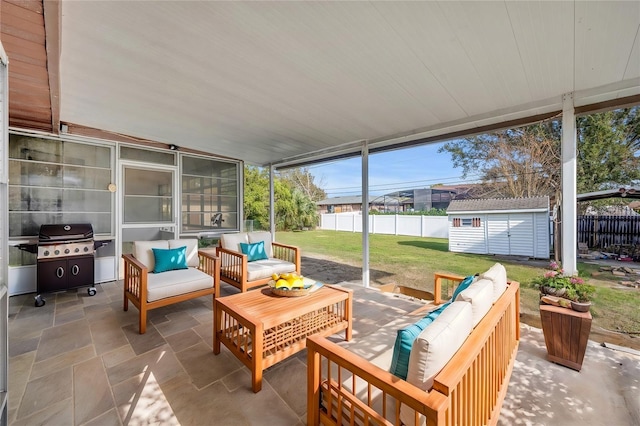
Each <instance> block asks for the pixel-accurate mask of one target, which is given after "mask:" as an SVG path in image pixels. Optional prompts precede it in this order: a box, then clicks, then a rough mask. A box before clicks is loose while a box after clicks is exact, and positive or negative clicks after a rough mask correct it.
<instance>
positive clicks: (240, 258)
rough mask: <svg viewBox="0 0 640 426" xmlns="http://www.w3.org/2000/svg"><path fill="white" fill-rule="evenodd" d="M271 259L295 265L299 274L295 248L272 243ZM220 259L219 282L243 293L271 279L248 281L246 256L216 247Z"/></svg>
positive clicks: (297, 253) (298, 253) (297, 255)
mask: <svg viewBox="0 0 640 426" xmlns="http://www.w3.org/2000/svg"><path fill="white" fill-rule="evenodd" d="M271 247H272V250H273V257H272V259H280V260H284V261H287V262H290V263H293V264H294V265H296V273H298V274H300V271H301V269H300V249H299V248H298V247H296V246H291V245H287V244H282V243H277V242H275V241H274V242H272V243H271ZM217 249H218V257H219V258H220V281H222V282H225V283H227V284H231V285H232V286H234V287H236V288H238V289H240V291H242V292H243V293H244V292H245V291H247V290H249V289H251V288H254V287H259V286H262V285H265V284H267V283H268V282H269V281H270V280H271V277H267V278H263V279H259V280H254V281H249V280H248V275H249V274H248V271H247V255H246V254H242V253H238V252H236V251H233V250H229V249H226V248H223V247H218V248H217Z"/></svg>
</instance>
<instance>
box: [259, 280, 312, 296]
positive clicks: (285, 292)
mask: <svg viewBox="0 0 640 426" xmlns="http://www.w3.org/2000/svg"><path fill="white" fill-rule="evenodd" d="M314 284H315V283H311V284H308V283H307V282H306V281H305V285H304V288H292V289H288V288H276V282H275V281H274V280H271V281H269V289H270V290H271V293H273V294H275V295H276V296H282V297H300V296H306V295H307V294H309V293H311V290H312V289H313V286H314Z"/></svg>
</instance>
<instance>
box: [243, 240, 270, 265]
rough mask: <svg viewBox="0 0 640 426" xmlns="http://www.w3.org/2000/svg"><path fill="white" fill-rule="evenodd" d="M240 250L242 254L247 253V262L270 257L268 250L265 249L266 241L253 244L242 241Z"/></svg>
mask: <svg viewBox="0 0 640 426" xmlns="http://www.w3.org/2000/svg"><path fill="white" fill-rule="evenodd" d="M240 250H241V251H242V254H246V255H247V262H253V261H256V260H263V259H269V256H267V252H266V251H265V250H264V241H260V242H257V243H253V244H247V243H240Z"/></svg>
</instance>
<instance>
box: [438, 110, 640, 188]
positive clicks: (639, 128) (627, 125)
mask: <svg viewBox="0 0 640 426" xmlns="http://www.w3.org/2000/svg"><path fill="white" fill-rule="evenodd" d="M577 134H578V140H577V142H578V153H577V155H578V170H577V186H578V192H590V191H598V190H603V189H609V188H616V187H618V186H623V185H631V184H634V183H635V182H638V181H639V180H640V138H639V136H638V135H640V107H634V108H627V109H620V110H615V111H609V112H604V113H598V114H591V115H588V116H582V117H579V118H578V119H577ZM560 148H561V132H560V122H558V121H552V122H545V123H539V124H535V125H532V126H528V127H522V128H518V129H509V130H504V131H501V132H495V133H491V134H487V135H481V136H475V137H470V138H466V139H463V140H458V141H454V142H449V143H446V144H445V145H444V146H442V147H441V148H440V152H449V153H450V154H451V158H452V161H453V165H454V167H461V168H462V171H463V177H466V176H467V175H468V174H470V173H472V172H474V173H475V172H478V173H479V174H480V180H481V181H482V183H483V184H484V185H485V186H486V189H487V192H490V193H492V194H495V196H503V197H531V196H538V195H554V194H555V195H560V190H561V188H560V185H561V169H562V166H561V151H560Z"/></svg>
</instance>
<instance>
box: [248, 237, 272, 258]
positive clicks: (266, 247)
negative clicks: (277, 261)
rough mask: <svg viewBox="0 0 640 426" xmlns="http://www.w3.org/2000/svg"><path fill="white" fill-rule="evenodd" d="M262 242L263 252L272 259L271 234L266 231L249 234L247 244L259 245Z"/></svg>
mask: <svg viewBox="0 0 640 426" xmlns="http://www.w3.org/2000/svg"><path fill="white" fill-rule="evenodd" d="M260 241H264V251H265V253H267V256H269V257H270V258H271V257H273V248H272V247H271V232H268V231H255V232H249V242H250V243H252V244H253V243H259V242H260Z"/></svg>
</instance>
